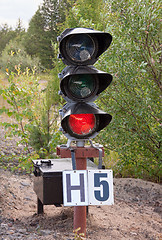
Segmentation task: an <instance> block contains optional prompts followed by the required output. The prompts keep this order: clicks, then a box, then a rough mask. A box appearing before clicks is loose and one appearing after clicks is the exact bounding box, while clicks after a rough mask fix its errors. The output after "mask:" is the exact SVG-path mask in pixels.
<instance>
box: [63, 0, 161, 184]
mask: <svg viewBox="0 0 162 240" xmlns="http://www.w3.org/2000/svg"><path fill="white" fill-rule="evenodd" d="M96 4H98V5H96ZM85 6H86V8H85ZM85 9H86V10H87V11H85ZM160 15H161V7H160V1H159V0H157V1H156V2H155V1H150V0H144V1H140V2H137V1H134V0H132V1H129V2H128V1H126V0H122V1H120V2H119V1H113V2H112V1H109V0H107V1H99V2H97V3H96V2H94V1H85V0H78V1H76V3H75V5H74V7H73V8H72V9H71V11H70V14H69V15H68V16H67V20H66V23H65V26H66V27H78V26H79V27H92V28H95V29H97V30H101V31H102V30H104V31H106V32H109V33H110V34H112V36H113V41H112V44H111V46H110V48H109V49H108V50H107V51H106V52H105V53H104V54H103V55H102V56H101V57H100V58H99V60H98V62H97V63H96V64H95V65H96V67H97V68H98V69H101V70H103V71H106V72H109V73H111V74H112V75H113V82H112V84H111V85H110V87H109V88H108V89H107V90H106V91H104V92H103V94H102V95H101V96H100V97H99V98H98V99H97V105H98V106H99V107H101V109H103V110H105V111H106V112H108V113H110V114H111V115H112V116H113V120H112V122H111V124H110V125H109V126H108V127H107V128H106V129H104V130H103V131H102V132H101V133H100V134H99V135H98V137H97V138H96V140H97V141H99V142H100V143H101V144H103V145H104V147H105V150H106V152H107V153H109V151H114V152H117V153H118V156H119V158H120V160H119V161H117V164H116V165H115V166H114V167H115V170H116V171H118V172H120V173H121V174H122V175H123V176H130V174H131V176H134V177H141V178H142V177H143V178H146V179H152V180H154V181H160V178H161V125H160V124H161V120H160V119H161V116H160V113H161V111H160V110H161V108H160V96H161V78H160V76H161V64H160V63H161V45H160V28H161V23H160Z"/></svg>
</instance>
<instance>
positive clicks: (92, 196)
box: [63, 170, 114, 206]
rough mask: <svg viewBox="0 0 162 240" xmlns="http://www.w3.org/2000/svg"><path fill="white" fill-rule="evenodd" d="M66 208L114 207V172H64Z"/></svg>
mask: <svg viewBox="0 0 162 240" xmlns="http://www.w3.org/2000/svg"><path fill="white" fill-rule="evenodd" d="M63 199H64V206H87V205H112V204H114V195H113V174H112V170H75V171H63Z"/></svg>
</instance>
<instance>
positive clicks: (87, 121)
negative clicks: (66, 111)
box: [69, 114, 96, 135]
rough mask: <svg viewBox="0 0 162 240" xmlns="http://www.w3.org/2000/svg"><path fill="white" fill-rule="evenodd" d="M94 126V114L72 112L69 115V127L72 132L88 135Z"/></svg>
mask: <svg viewBox="0 0 162 240" xmlns="http://www.w3.org/2000/svg"><path fill="white" fill-rule="evenodd" d="M95 126H96V118H95V115H94V114H72V115H70V116H69V127H70V129H71V130H72V132H73V133H74V134H77V135H89V134H90V133H92V132H93V131H94V128H95Z"/></svg>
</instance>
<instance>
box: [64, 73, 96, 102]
mask: <svg viewBox="0 0 162 240" xmlns="http://www.w3.org/2000/svg"><path fill="white" fill-rule="evenodd" d="M97 86H98V85H97V82H96V78H94V76H92V75H88V74H78V75H73V76H72V77H70V79H69V83H68V88H69V91H70V93H71V95H72V96H74V97H75V98H77V99H85V98H88V97H89V96H91V95H92V94H93V93H94V92H95V89H97Z"/></svg>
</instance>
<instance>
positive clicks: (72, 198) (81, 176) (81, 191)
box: [63, 170, 88, 206]
mask: <svg viewBox="0 0 162 240" xmlns="http://www.w3.org/2000/svg"><path fill="white" fill-rule="evenodd" d="M63 174H64V175H65V177H64V178H63V185H64V191H63V192H64V206H72V205H73V206H75V205H78V206H85V205H88V193H87V171H86V170H78V171H64V172H63Z"/></svg>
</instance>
